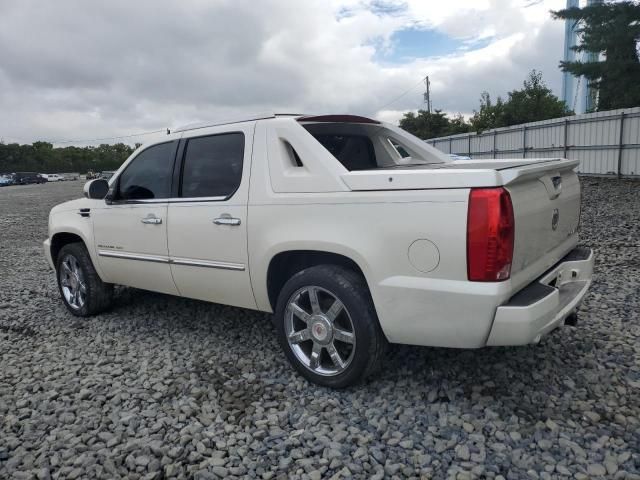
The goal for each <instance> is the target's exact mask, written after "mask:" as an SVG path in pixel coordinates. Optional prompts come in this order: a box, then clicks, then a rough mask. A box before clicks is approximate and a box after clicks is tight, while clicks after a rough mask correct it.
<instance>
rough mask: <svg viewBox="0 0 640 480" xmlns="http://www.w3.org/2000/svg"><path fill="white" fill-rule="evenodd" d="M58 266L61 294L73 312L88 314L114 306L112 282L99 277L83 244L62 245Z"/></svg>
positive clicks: (77, 314)
mask: <svg viewBox="0 0 640 480" xmlns="http://www.w3.org/2000/svg"><path fill="white" fill-rule="evenodd" d="M56 267H57V268H56V275H57V277H58V288H59V290H60V296H61V297H62V300H63V302H64V304H65V306H66V307H67V309H68V310H69V311H70V312H71V313H72V314H74V315H76V316H78V317H89V316H91V315H95V314H97V313H100V312H102V311H103V310H105V309H107V308H108V307H109V306H110V305H111V300H112V298H113V285H111V284H108V283H104V282H103V281H102V280H101V279H100V277H99V276H98V273H97V272H96V270H95V268H94V267H93V263H92V262H91V257H90V256H89V252H87V249H86V248H85V246H84V245H83V244H82V243H70V244H68V245H65V246H64V247H62V248H61V249H60V253H59V254H58V261H57V264H56Z"/></svg>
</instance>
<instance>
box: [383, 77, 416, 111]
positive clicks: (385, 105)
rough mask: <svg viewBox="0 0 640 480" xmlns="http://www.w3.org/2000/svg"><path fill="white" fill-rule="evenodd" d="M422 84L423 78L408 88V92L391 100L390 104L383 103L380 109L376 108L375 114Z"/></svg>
mask: <svg viewBox="0 0 640 480" xmlns="http://www.w3.org/2000/svg"><path fill="white" fill-rule="evenodd" d="M423 82H424V77H422V78H421V79H420V81H419V82H418V83H416V84H415V85H414V86H413V87H411V88H409V89H408V90H406V91H404V92H403V93H401V94H400V95H398V96H397V97H395V98H394V99H393V100H391V101H390V102H387V103H385V104H384V105H382V106H381V107H378V108H377V109H376V110H375V112H379V111H380V110H382V109H383V108H386V107H388V106H389V105H391V104H392V103H395V102H397V101H398V100H400V99H401V98H402V97H404V96H405V95H406V94H407V93H409V92H410V91H411V90H415V88H416V87H417V86H418V85H422V84H423Z"/></svg>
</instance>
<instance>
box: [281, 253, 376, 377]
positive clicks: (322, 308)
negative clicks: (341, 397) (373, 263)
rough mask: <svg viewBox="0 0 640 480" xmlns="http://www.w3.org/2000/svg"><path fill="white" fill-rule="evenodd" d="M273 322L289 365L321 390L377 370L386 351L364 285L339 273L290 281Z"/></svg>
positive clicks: (332, 270) (329, 268)
mask: <svg viewBox="0 0 640 480" xmlns="http://www.w3.org/2000/svg"><path fill="white" fill-rule="evenodd" d="M275 319H276V328H277V330H278V337H279V340H280V344H281V346H282V348H283V350H284V352H285V354H286V356H287V358H288V360H289V361H290V362H291V364H292V365H293V366H294V367H295V368H296V370H298V372H300V373H301V374H302V375H303V376H304V377H305V378H307V379H308V380H310V381H312V382H314V383H317V384H319V385H323V386H327V387H333V388H343V387H347V386H349V385H352V384H354V383H357V382H358V381H359V380H361V379H363V378H365V377H366V376H367V375H369V374H370V373H372V372H373V371H375V370H376V369H377V368H378V367H379V365H380V363H381V360H382V357H383V355H384V351H385V349H386V339H385V338H384V335H383V334H382V331H381V329H380V326H379V324H378V319H377V316H376V313H375V309H374V308H373V303H372V301H371V297H370V295H369V291H368V289H367V286H366V283H365V282H364V279H362V277H361V276H360V275H358V274H357V273H355V272H353V271H351V270H347V269H345V268H342V267H338V266H334V265H321V266H316V267H311V268H308V269H305V270H303V271H301V272H299V273H297V274H296V275H294V276H293V277H292V278H291V279H290V280H289V281H288V282H287V283H286V284H285V286H284V287H283V289H282V291H281V292H280V295H279V297H278V305H277V308H276V314H275Z"/></svg>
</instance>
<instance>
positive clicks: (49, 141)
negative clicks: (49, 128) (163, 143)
mask: <svg viewBox="0 0 640 480" xmlns="http://www.w3.org/2000/svg"><path fill="white" fill-rule="evenodd" d="M166 131H167V129H166V128H161V129H159V130H152V131H149V132H140V133H131V134H128V135H118V136H115V137H100V138H85V139H75V140H56V139H43V140H36V141H40V142H48V143H58V144H60V143H62V144H64V143H91V142H101V141H105V140H119V139H123V138H133V137H142V136H144V135H152V134H154V133H162V132H166ZM6 137H7V138H16V139H19V140H20V139H21V140H27V139H26V138H25V137H17V136H15V135H6Z"/></svg>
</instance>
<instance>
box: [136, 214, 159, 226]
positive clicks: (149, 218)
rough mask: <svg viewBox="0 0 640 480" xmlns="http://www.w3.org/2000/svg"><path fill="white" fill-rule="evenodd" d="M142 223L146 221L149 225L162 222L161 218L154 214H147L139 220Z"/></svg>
mask: <svg viewBox="0 0 640 480" xmlns="http://www.w3.org/2000/svg"><path fill="white" fill-rule="evenodd" d="M140 221H141V222H142V223H148V224H151V225H160V224H161V223H162V219H161V218H158V217H156V216H155V215H148V216H146V217H144V218H143V219H142V220H140Z"/></svg>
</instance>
